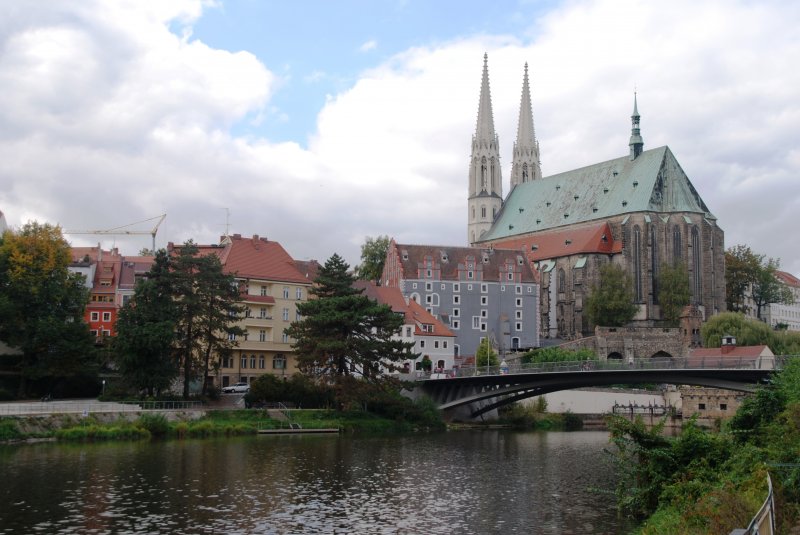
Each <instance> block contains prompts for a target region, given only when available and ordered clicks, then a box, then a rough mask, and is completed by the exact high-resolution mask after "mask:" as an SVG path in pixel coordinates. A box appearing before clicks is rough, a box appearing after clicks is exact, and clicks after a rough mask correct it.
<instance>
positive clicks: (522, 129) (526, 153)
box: [511, 62, 542, 187]
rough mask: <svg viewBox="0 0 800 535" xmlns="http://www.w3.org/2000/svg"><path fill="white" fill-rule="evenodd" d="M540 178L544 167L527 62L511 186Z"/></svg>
mask: <svg viewBox="0 0 800 535" xmlns="http://www.w3.org/2000/svg"><path fill="white" fill-rule="evenodd" d="M539 178H542V168H541V164H540V162H539V144H538V143H537V142H536V131H535V130H534V128H533V107H532V106H531V90H530V84H529V81H528V63H527V62H525V74H524V75H523V76H522V97H521V98H520V103H519V121H518V123H517V141H516V142H515V143H514V160H513V162H512V164H511V187H514V186H517V185H519V184H522V183H523V182H530V181H532V180H536V179H539Z"/></svg>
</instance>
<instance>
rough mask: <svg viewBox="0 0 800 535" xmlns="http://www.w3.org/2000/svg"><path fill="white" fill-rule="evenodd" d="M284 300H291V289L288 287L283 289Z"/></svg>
mask: <svg viewBox="0 0 800 535" xmlns="http://www.w3.org/2000/svg"><path fill="white" fill-rule="evenodd" d="M283 298H284V299H289V287H288V286H284V287H283Z"/></svg>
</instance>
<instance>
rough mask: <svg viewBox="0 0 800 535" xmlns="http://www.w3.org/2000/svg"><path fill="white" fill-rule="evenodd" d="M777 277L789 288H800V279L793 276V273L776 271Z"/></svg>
mask: <svg viewBox="0 0 800 535" xmlns="http://www.w3.org/2000/svg"><path fill="white" fill-rule="evenodd" d="M775 276H776V277H778V279H779V280H780V281H781V282H783V283H784V284H786V285H788V286H794V287H795V288H800V279H798V278H797V277H795V276H794V275H792V274H791V273H787V272H785V271H776V272H775Z"/></svg>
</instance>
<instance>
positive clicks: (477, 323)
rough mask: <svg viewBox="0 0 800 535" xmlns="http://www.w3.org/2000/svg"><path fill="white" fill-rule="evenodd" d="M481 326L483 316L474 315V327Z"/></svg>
mask: <svg viewBox="0 0 800 535" xmlns="http://www.w3.org/2000/svg"><path fill="white" fill-rule="evenodd" d="M480 326H481V317H480V316H472V328H473V329H479V328H480Z"/></svg>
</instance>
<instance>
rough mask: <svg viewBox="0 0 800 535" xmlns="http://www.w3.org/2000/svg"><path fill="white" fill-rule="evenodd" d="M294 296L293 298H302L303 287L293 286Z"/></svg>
mask: <svg viewBox="0 0 800 535" xmlns="http://www.w3.org/2000/svg"><path fill="white" fill-rule="evenodd" d="M294 297H295V299H302V298H303V289H302V288H295V290H294Z"/></svg>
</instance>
